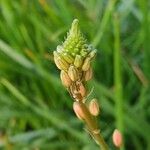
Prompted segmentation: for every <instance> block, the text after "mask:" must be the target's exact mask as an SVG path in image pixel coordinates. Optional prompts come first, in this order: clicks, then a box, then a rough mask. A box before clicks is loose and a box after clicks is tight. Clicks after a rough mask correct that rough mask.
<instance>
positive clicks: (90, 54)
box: [88, 49, 97, 58]
mask: <svg viewBox="0 0 150 150" xmlns="http://www.w3.org/2000/svg"><path fill="white" fill-rule="evenodd" d="M96 53H97V50H96V49H95V50H92V51H91V52H90V53H89V54H88V56H89V57H90V58H94V57H95V55H96Z"/></svg>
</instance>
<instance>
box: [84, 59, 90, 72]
mask: <svg viewBox="0 0 150 150" xmlns="http://www.w3.org/2000/svg"><path fill="white" fill-rule="evenodd" d="M90 63H91V58H90V57H86V59H85V60H84V63H83V66H82V70H83V71H87V70H88V69H89V68H90Z"/></svg>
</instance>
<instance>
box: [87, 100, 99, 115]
mask: <svg viewBox="0 0 150 150" xmlns="http://www.w3.org/2000/svg"><path fill="white" fill-rule="evenodd" d="M89 111H90V113H91V114H92V115H93V116H98V115H99V105H98V102H97V100H96V99H95V98H94V99H92V100H91V101H90V104H89Z"/></svg>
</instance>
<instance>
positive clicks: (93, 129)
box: [79, 102, 108, 150]
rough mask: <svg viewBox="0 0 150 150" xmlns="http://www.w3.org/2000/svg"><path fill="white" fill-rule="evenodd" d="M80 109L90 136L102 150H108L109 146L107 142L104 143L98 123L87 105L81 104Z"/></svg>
mask: <svg viewBox="0 0 150 150" xmlns="http://www.w3.org/2000/svg"><path fill="white" fill-rule="evenodd" d="M79 104H80V107H81V109H82V111H83V113H84V120H85V122H86V124H87V127H88V130H89V132H90V134H91V135H92V136H93V138H94V140H95V142H96V143H97V144H98V145H99V146H100V149H101V150H108V146H107V144H106V142H105V141H104V139H103V137H102V135H101V133H100V130H99V129H98V127H97V122H96V120H95V119H94V118H93V116H92V115H91V114H90V112H89V110H88V109H87V107H86V105H85V104H84V103H82V102H79Z"/></svg>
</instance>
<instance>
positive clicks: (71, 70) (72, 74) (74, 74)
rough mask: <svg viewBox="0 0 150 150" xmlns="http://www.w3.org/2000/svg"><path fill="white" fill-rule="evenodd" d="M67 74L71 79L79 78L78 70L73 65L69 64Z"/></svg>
mask: <svg viewBox="0 0 150 150" xmlns="http://www.w3.org/2000/svg"><path fill="white" fill-rule="evenodd" d="M68 75H69V77H70V79H71V80H72V81H76V80H78V78H79V73H78V70H77V68H76V67H75V66H70V67H69V69H68Z"/></svg>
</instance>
